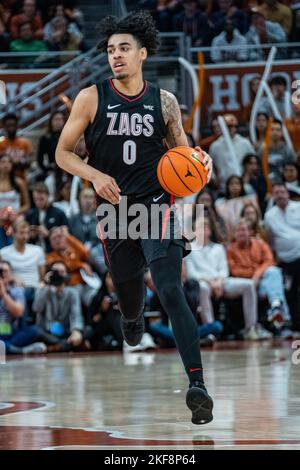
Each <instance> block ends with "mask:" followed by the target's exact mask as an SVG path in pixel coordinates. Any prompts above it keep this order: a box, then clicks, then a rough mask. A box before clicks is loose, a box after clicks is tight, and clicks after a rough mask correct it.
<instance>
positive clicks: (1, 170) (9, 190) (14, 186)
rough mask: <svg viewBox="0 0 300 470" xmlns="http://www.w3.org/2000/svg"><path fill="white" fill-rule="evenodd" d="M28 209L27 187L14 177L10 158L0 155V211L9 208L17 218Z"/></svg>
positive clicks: (22, 181)
mask: <svg viewBox="0 0 300 470" xmlns="http://www.w3.org/2000/svg"><path fill="white" fill-rule="evenodd" d="M29 207H30V202H29V195H28V190H27V186H26V184H25V182H24V180H22V179H21V178H18V177H17V176H15V170H14V166H13V162H12V158H11V157H10V156H9V155H6V154H3V155H0V210H1V211H2V210H3V209H7V208H10V209H11V211H13V212H14V214H15V216H16V217H17V216H18V215H20V214H24V213H26V212H27V211H28V209H29Z"/></svg>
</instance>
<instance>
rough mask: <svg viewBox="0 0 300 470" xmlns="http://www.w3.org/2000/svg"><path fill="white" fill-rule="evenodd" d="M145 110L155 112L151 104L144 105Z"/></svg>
mask: <svg viewBox="0 0 300 470" xmlns="http://www.w3.org/2000/svg"><path fill="white" fill-rule="evenodd" d="M144 108H145V109H148V110H149V111H154V106H152V105H150V104H144Z"/></svg>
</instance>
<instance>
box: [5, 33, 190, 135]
mask: <svg viewBox="0 0 300 470" xmlns="http://www.w3.org/2000/svg"><path fill="white" fill-rule="evenodd" d="M189 45H190V44H189V42H188V41H187V39H186V37H185V35H184V34H183V33H180V34H176V33H166V34H162V49H161V54H160V56H158V57H157V58H155V59H154V60H152V59H151V60H149V65H148V67H150V68H152V69H153V71H155V73H156V74H157V71H159V73H164V74H165V75H167V74H168V75H172V74H174V73H175V65H172V66H171V65H170V64H177V63H178V56H181V57H184V58H186V57H187V55H188V51H189ZM18 70H20V73H21V70H23V69H18ZM34 70H36V69H34ZM46 71H47V72H48V69H46ZM108 74H109V67H108V64H107V57H106V54H99V51H97V50H96V48H95V47H94V48H92V49H90V50H89V51H88V52H86V53H84V54H80V55H79V56H77V57H75V58H74V59H73V60H70V61H69V62H67V63H66V64H64V65H63V66H61V67H59V68H56V69H55V70H52V71H50V73H47V75H46V76H45V77H43V78H42V79H40V80H38V81H37V82H36V83H35V84H34V85H32V86H28V88H27V89H26V90H24V91H22V92H21V93H19V94H17V95H16V96H14V97H13V98H11V97H10V96H8V101H7V105H6V107H5V109H3V108H2V110H1V111H2V113H0V119H1V117H3V115H4V114H5V112H7V111H14V112H16V113H17V114H18V115H19V116H20V122H19V124H20V131H21V132H22V134H24V133H27V132H30V131H32V130H33V129H35V128H36V127H38V126H40V125H42V124H44V123H45V122H47V120H48V119H49V116H50V114H51V113H52V112H53V111H55V110H57V109H65V104H64V103H63V102H62V101H61V99H60V94H61V93H64V94H66V95H67V96H68V97H69V98H70V99H71V100H72V99H73V98H74V97H75V95H76V94H77V93H78V91H79V90H80V89H81V88H83V87H84V86H88V85H89V84H91V83H95V82H96V81H98V80H100V79H102V78H105V76H106V75H108ZM176 74H177V75H178V82H179V83H180V87H181V89H182V90H186V89H188V86H187V79H186V72H185V70H184V69H183V68H182V67H180V66H178V69H177V68H176ZM182 93H184V91H182ZM180 94H181V93H180ZM34 103H38V109H36V107H35V106H33V105H34ZM32 106H33V107H34V109H32Z"/></svg>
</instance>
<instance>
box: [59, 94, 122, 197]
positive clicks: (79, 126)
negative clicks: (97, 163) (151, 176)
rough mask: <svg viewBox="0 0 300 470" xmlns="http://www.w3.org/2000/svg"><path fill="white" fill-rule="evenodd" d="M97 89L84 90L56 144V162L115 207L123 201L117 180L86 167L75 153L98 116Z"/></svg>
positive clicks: (75, 102) (77, 98) (78, 97)
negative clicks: (86, 181)
mask: <svg viewBox="0 0 300 470" xmlns="http://www.w3.org/2000/svg"><path fill="white" fill-rule="evenodd" d="M97 101H98V96H97V89H96V87H95V86H92V87H89V88H85V89H84V90H81V91H80V92H79V94H78V95H77V97H76V99H75V101H74V104H73V106H72V110H71V113H70V116H69V119H68V120H67V122H66V124H65V126H64V128H63V131H62V133H61V135H60V139H59V142H58V144H57V148H56V153H55V160H56V163H57V165H58V166H59V167H60V168H62V169H63V170H65V171H67V172H68V173H71V174H72V175H74V176H79V177H80V178H82V179H85V180H88V181H90V182H91V183H92V184H93V186H94V188H95V191H96V193H97V194H98V195H99V196H101V197H103V198H104V199H107V200H108V201H109V202H111V203H112V204H118V203H119V201H120V188H119V187H118V185H117V183H116V181H115V179H114V178H112V177H111V176H109V175H106V174H105V173H102V172H101V171H99V170H97V169H95V168H93V167H92V166H90V165H88V164H87V163H85V162H84V161H83V160H82V159H81V158H80V157H79V156H78V155H76V154H75V153H74V149H75V147H76V144H77V142H78V140H79V139H80V137H81V135H82V134H83V133H84V131H85V129H86V128H87V127H88V125H89V123H90V122H91V121H92V119H93V117H94V116H95V114H96V109H97Z"/></svg>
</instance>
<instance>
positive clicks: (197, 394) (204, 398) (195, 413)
mask: <svg viewBox="0 0 300 470" xmlns="http://www.w3.org/2000/svg"><path fill="white" fill-rule="evenodd" d="M186 404H187V406H188V408H189V409H190V410H191V411H192V423H193V424H206V423H209V422H210V421H212V420H213V414H212V409H213V406H214V403H213V400H212V398H211V397H210V396H209V395H208V393H207V390H206V388H205V386H204V385H203V383H201V382H198V381H196V382H193V383H192V384H190V388H189V390H188V391H187V394H186Z"/></svg>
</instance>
